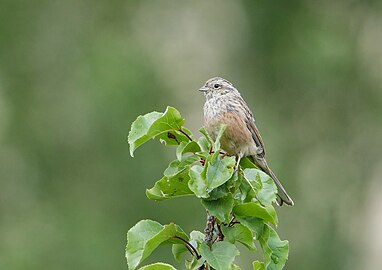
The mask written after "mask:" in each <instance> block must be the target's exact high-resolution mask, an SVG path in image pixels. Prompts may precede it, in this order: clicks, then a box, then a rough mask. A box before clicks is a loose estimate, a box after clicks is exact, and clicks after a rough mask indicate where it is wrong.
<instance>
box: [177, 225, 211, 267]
mask: <svg viewBox="0 0 382 270" xmlns="http://www.w3.org/2000/svg"><path fill="white" fill-rule="evenodd" d="M203 241H204V234H203V233H202V232H199V231H192V232H191V233H190V239H189V240H188V242H189V243H190V244H191V245H192V246H193V247H195V248H196V249H197V248H198V245H199V243H201V242H203ZM185 252H188V249H187V248H186V246H185V244H184V243H183V244H173V245H172V254H173V255H174V258H175V260H177V261H178V262H179V261H180V259H181V258H180V257H181V255H182V254H184V253H185Z"/></svg>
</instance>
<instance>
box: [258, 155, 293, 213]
mask: <svg viewBox="0 0 382 270" xmlns="http://www.w3.org/2000/svg"><path fill="white" fill-rule="evenodd" d="M252 158H253V161H254V163H255V164H256V165H258V166H259V167H260V169H261V170H263V171H264V172H265V173H267V174H268V175H269V176H270V177H271V178H272V179H273V182H275V184H276V186H277V197H278V198H277V204H278V205H279V206H281V205H283V204H284V203H285V204H287V205H290V206H293V205H294V202H293V200H292V198H291V197H289V195H288V193H287V192H286V190H285V188H284V187H283V185H282V184H281V182H280V181H279V179H278V178H277V177H276V175H275V174H274V173H273V172H272V170H271V169H270V168H269V166H268V164H267V162H266V160H265V158H260V159H259V158H256V157H255V156H252Z"/></svg>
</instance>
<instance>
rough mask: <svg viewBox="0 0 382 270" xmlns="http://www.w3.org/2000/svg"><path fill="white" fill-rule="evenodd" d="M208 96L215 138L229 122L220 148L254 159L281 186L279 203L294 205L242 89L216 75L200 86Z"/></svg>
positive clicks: (209, 126)
mask: <svg viewBox="0 0 382 270" xmlns="http://www.w3.org/2000/svg"><path fill="white" fill-rule="evenodd" d="M199 90H200V91H202V92H204V95H205V96H206V103H205V104H204V125H205V128H206V130H207V132H208V134H209V135H210V136H211V137H212V139H216V136H217V133H218V131H219V128H220V125H221V124H225V125H227V127H226V129H225V131H224V134H223V136H222V137H221V139H220V143H221V148H222V149H223V150H224V151H226V152H227V153H228V154H230V155H235V156H237V157H238V162H240V159H241V158H242V157H246V156H248V157H251V158H252V160H253V162H254V163H255V164H256V165H257V166H258V167H259V168H260V169H261V170H263V171H264V172H265V173H267V174H268V175H269V176H270V177H271V178H272V179H273V181H274V182H275V184H276V186H277V189H278V194H277V195H278V197H279V200H278V204H279V205H282V204H283V203H285V204H287V205H293V204H294V203H293V200H292V199H291V198H290V197H289V195H288V194H287V192H286V191H285V189H284V187H283V186H282V184H281V182H280V181H279V180H278V179H277V177H276V175H275V174H274V173H273V172H272V170H271V169H270V168H269V166H268V164H267V161H266V160H265V149H264V143H263V139H262V138H261V136H260V133H259V130H258V129H257V127H256V124H255V120H254V118H253V114H252V112H251V110H250V109H249V107H248V105H247V104H246V103H245V101H244V99H243V98H242V97H241V95H240V93H239V91H238V90H237V89H236V88H235V87H234V86H233V85H232V84H231V83H230V82H229V81H227V80H225V79H223V78H220V77H215V78H211V79H209V80H208V81H207V82H206V83H205V85H204V86H203V87H202V88H200V89H199Z"/></svg>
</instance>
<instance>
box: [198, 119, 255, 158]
mask: <svg viewBox="0 0 382 270" xmlns="http://www.w3.org/2000/svg"><path fill="white" fill-rule="evenodd" d="M221 124H225V125H226V129H225V131H224V134H223V136H222V137H221V139H220V143H221V148H222V149H223V150H224V151H226V152H227V153H228V154H230V155H240V156H247V155H252V154H254V153H256V149H255V148H256V145H255V143H254V142H253V139H252V134H251V133H250V131H249V130H248V128H247V126H246V124H245V122H244V120H242V119H241V118H240V116H239V115H238V114H237V113H235V112H225V113H221V114H219V115H216V116H214V117H212V118H210V119H205V127H206V130H207V132H208V134H209V135H210V136H211V138H212V139H213V140H215V139H216V137H217V135H218V132H219V129H220V126H221Z"/></svg>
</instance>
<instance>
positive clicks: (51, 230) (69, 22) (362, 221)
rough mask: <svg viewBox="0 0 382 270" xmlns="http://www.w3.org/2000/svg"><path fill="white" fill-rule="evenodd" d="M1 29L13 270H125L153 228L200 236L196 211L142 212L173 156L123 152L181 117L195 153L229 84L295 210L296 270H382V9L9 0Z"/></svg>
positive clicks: (1, 130)
mask: <svg viewBox="0 0 382 270" xmlns="http://www.w3.org/2000/svg"><path fill="white" fill-rule="evenodd" d="M0 21H1V23H0V239H1V240H0V269H83V270H86V269H92V270H94V269H126V268H127V266H126V262H125V258H124V248H125V244H126V232H127V230H128V229H129V228H130V227H131V226H133V225H134V224H135V223H136V222H137V221H139V220H140V219H144V218H150V219H154V220H158V221H159V222H161V223H169V222H172V221H173V222H176V223H178V224H179V225H181V226H182V227H183V228H184V229H185V230H186V231H188V232H190V231H191V230H193V229H197V230H203V228H204V224H205V215H204V213H203V210H202V207H201V206H200V204H199V202H198V201H196V200H193V198H181V199H178V200H174V201H169V202H162V203H157V202H154V201H149V200H148V199H147V198H146V197H145V189H146V188H149V187H151V186H152V185H153V183H154V182H155V181H156V180H158V179H159V178H160V177H161V175H162V171H163V170H164V168H165V167H166V165H167V163H168V162H169V161H171V160H172V159H174V157H175V155H174V151H173V150H174V149H168V148H166V147H164V146H163V145H161V144H159V143H158V142H154V141H153V142H149V144H148V145H144V146H143V147H142V148H140V149H138V151H137V152H136V157H135V158H134V159H133V158H131V157H130V156H129V151H128V144H127V142H126V136H127V133H128V131H129V128H130V124H131V122H132V121H133V120H134V119H135V118H136V117H137V116H138V115H139V114H144V113H147V112H151V111H153V110H157V111H163V110H164V109H165V107H166V106H167V105H171V106H174V107H176V108H178V109H179V110H180V111H181V113H182V115H183V116H184V118H185V119H186V126H187V127H189V128H190V129H191V130H192V131H193V132H194V133H195V135H196V136H199V135H198V131H197V130H198V128H199V127H200V126H201V125H202V106H203V103H204V97H203V96H202V95H201V94H200V93H198V91H197V89H198V88H199V87H200V86H201V85H202V84H203V83H204V82H205V81H206V80H207V79H208V78H210V77H212V76H216V75H220V76H223V77H225V78H227V79H229V80H230V81H231V82H233V83H234V84H235V86H237V88H239V89H240V91H241V93H242V95H243V96H244V98H245V99H246V100H247V103H248V104H249V105H250V107H251V108H252V110H253V111H254V114H255V116H256V119H257V123H258V126H259V128H260V131H261V133H262V136H263V138H264V140H265V144H266V148H267V155H268V161H269V163H270V164H271V166H272V167H273V170H274V171H275V172H276V173H277V174H278V175H279V178H280V179H281V180H282V181H283V182H284V183H285V186H286V188H287V190H288V191H289V193H290V194H291V195H292V196H293V198H294V200H295V203H296V206H295V207H293V208H290V207H283V208H278V212H279V217H280V225H279V228H278V231H279V233H280V236H281V238H282V239H288V240H289V241H290V259H289V261H288V263H287V265H286V269H311V270H315V269H327V270H329V269H336V270H340V269H382V260H381V254H382V244H381V243H382V233H381V230H380V229H381V227H382V196H381V192H382V179H381V178H382V153H381V151H382V143H381V141H382V72H381V71H382V2H381V1H345V0H340V1H329V0H326V1H313V0H311V1H302V0H293V1H249V0H248V1H228V0H227V1H176V0H173V1H169V0H167V1H120V0H111V1H100V0H92V1H90V0H80V1H78V0H67V1H59V0H51V1H47V0H43V1H20V0H12V1H11V0H9V1H5V0H2V1H1V2H0ZM242 254H243V255H242V256H240V257H239V260H238V264H239V265H241V266H242V268H243V269H250V264H249V263H250V261H251V260H252V259H253V256H252V255H251V254H248V253H246V252H245V251H243V252H242ZM171 257H172V256H171V252H170V248H161V249H160V250H159V251H158V252H156V253H155V256H154V258H153V259H152V261H156V260H161V261H166V262H169V263H173V259H172V258H171ZM174 264H175V263H174ZM175 265H177V264H175ZM179 268H180V269H182V267H179Z"/></svg>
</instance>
